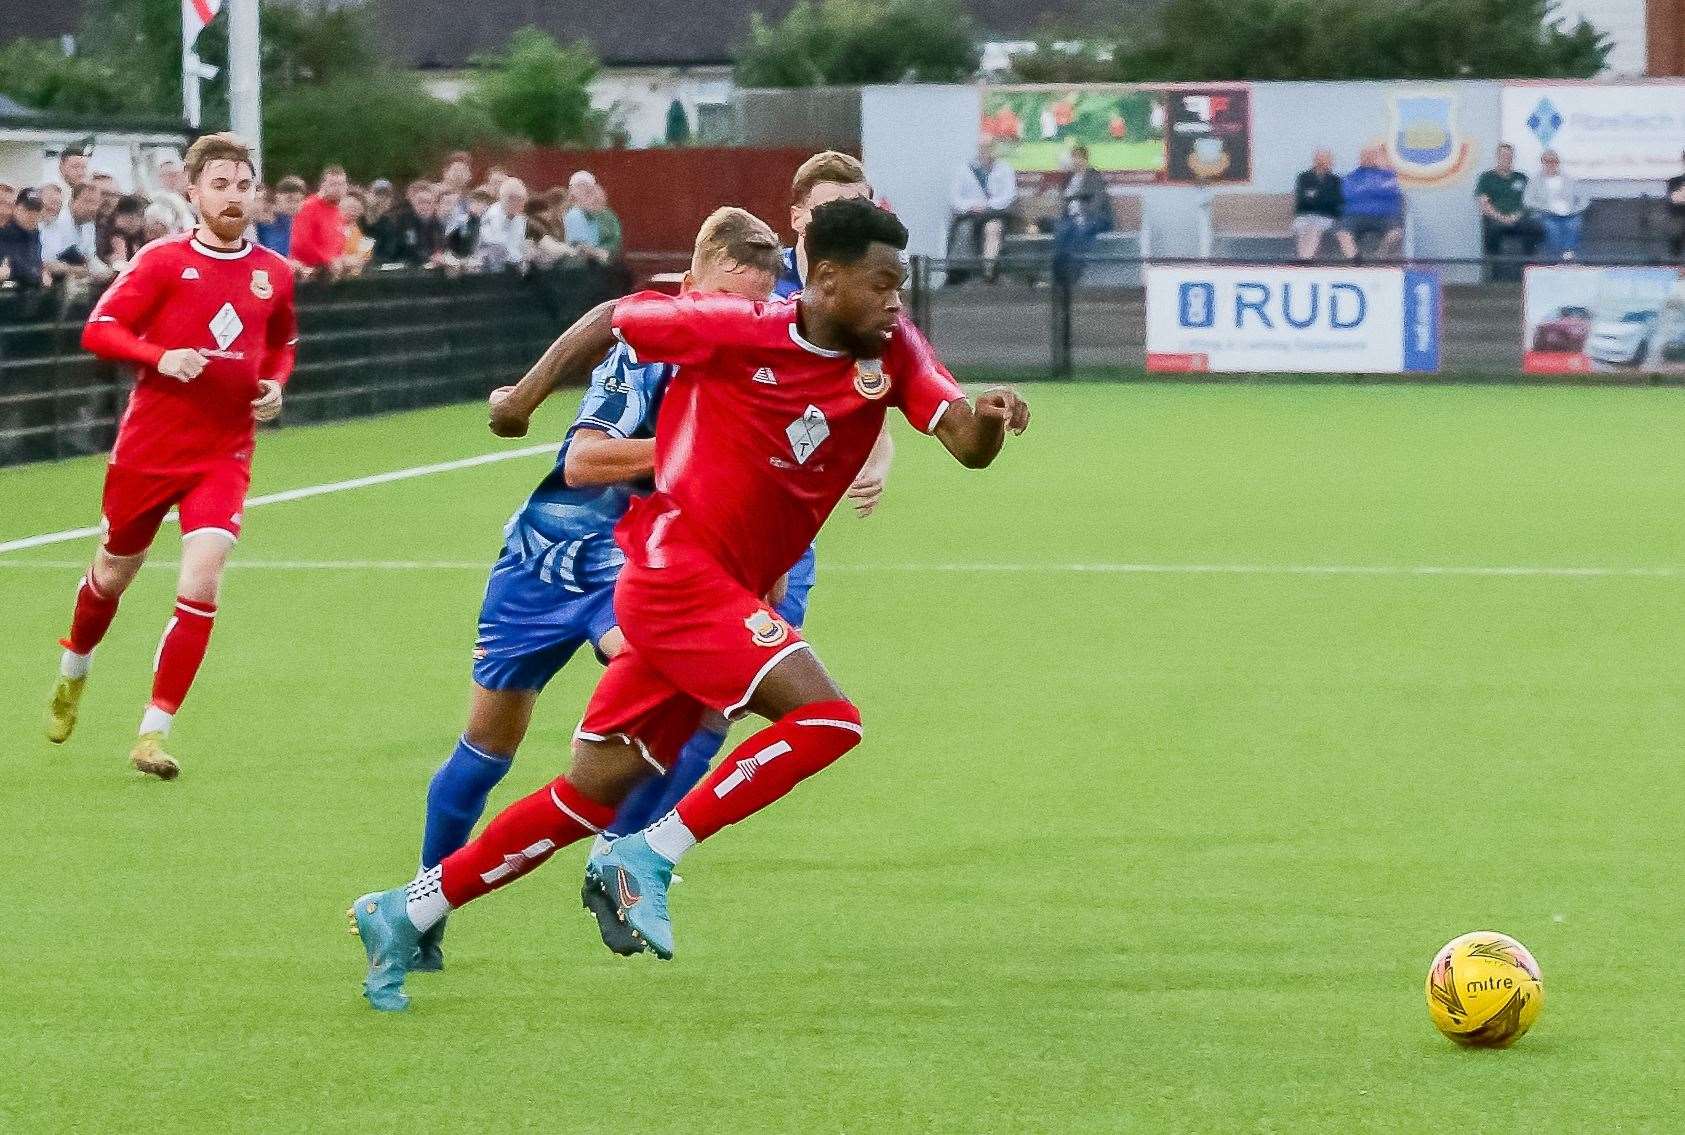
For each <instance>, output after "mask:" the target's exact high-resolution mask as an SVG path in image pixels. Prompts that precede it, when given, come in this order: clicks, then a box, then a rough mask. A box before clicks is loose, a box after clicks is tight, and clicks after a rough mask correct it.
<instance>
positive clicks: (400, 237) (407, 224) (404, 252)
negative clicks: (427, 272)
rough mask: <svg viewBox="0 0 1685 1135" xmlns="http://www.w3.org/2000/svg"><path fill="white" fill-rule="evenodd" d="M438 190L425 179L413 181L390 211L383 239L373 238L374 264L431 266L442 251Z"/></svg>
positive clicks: (442, 231) (443, 237)
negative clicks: (399, 203)
mask: <svg viewBox="0 0 1685 1135" xmlns="http://www.w3.org/2000/svg"><path fill="white" fill-rule="evenodd" d="M438 208H439V191H438V190H437V189H435V188H434V187H433V186H432V185H431V184H430V183H428V182H425V181H412V182H410V184H409V188H408V190H406V191H405V193H404V204H403V205H402V206H401V207H399V208H398V209H397V210H395V211H394V212H393V214H392V218H391V220H392V224H391V225H390V227H389V228H388V230H387V232H386V234H385V236H384V243H382V238H376V240H375V248H374V258H375V262H376V263H377V264H398V265H402V266H404V267H406V268H431V267H432V266H433V265H435V264H437V263H439V259H440V254H441V253H443V252H444V251H445V227H444V225H443V224H441V223H440V222H439V213H438Z"/></svg>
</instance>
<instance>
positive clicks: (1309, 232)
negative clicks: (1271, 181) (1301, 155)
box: [1293, 150, 1346, 260]
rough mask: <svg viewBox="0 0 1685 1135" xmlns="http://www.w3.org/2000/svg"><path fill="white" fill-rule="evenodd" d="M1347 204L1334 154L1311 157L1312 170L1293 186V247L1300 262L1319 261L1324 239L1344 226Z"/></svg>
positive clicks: (1330, 152)
mask: <svg viewBox="0 0 1685 1135" xmlns="http://www.w3.org/2000/svg"><path fill="white" fill-rule="evenodd" d="M1345 205H1346V199H1345V193H1344V191H1343V189H1342V188H1341V185H1340V177H1339V175H1338V174H1336V173H1335V172H1334V152H1333V151H1332V150H1318V151H1317V152H1316V153H1314V154H1312V155H1311V168H1310V169H1308V170H1305V171H1304V172H1303V173H1301V174H1300V175H1299V178H1298V180H1297V181H1296V182H1294V185H1293V245H1294V251H1295V252H1296V253H1297V254H1298V257H1299V259H1300V260H1315V259H1316V257H1317V254H1318V253H1320V252H1321V251H1322V238H1323V237H1325V236H1327V235H1328V233H1329V232H1330V231H1331V230H1332V229H1333V228H1334V226H1335V225H1337V224H1339V223H1340V215H1341V213H1342V212H1344V210H1345Z"/></svg>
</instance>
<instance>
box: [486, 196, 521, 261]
mask: <svg viewBox="0 0 1685 1135" xmlns="http://www.w3.org/2000/svg"><path fill="white" fill-rule="evenodd" d="M474 252H475V255H476V256H478V257H480V258H481V260H482V261H483V262H484V263H485V266H486V267H487V268H503V267H506V266H509V265H521V264H525V263H526V259H527V217H526V213H525V212H524V211H521V210H517V211H516V212H515V213H514V215H513V216H511V215H510V211H509V209H508V207H507V206H506V204H505V202H504V201H501V200H500V201H498V203H497V204H495V205H493V206H492V207H491V208H489V209H487V210H486V215H485V216H483V217H481V218H480V243H479V245H478V246H477V247H476V248H475V250H474Z"/></svg>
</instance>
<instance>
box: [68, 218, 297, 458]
mask: <svg viewBox="0 0 1685 1135" xmlns="http://www.w3.org/2000/svg"><path fill="white" fill-rule="evenodd" d="M297 341H298V322H297V317H296V316H295V314H294V312H293V278H292V273H291V272H289V271H288V270H287V262H286V261H285V260H283V259H282V258H281V257H279V256H277V255H276V254H275V253H273V252H271V251H269V250H268V249H267V248H262V247H259V246H258V245H255V244H251V243H247V244H245V245H244V246H242V247H241V248H240V250H239V251H237V252H225V251H222V250H221V249H216V248H211V247H210V246H208V245H205V244H201V243H200V242H199V241H198V240H196V239H195V238H194V237H193V235H192V234H190V233H183V234H181V235H180V236H172V237H164V238H163V239H161V240H155V241H153V242H152V243H151V244H149V245H147V246H146V247H145V248H143V249H141V250H140V252H138V253H136V254H135V258H134V259H133V260H131V261H130V262H129V266H128V267H127V268H125V269H124V270H123V272H122V274H121V275H119V276H118V277H117V279H116V280H115V281H114V282H113V283H112V285H111V286H110V287H109V288H107V289H106V290H105V294H104V295H103V296H101V297H100V300H99V303H97V304H96V305H94V310H93V313H92V314H91V315H89V317H88V325H87V327H86V328H84V329H83V332H82V346H83V347H84V348H86V349H87V350H89V351H92V352H93V353H94V354H96V355H98V356H100V357H101V358H106V359H116V360H119V361H123V362H132V363H135V364H137V367H138V370H139V377H138V379H137V381H136V382H135V389H134V393H133V394H132V395H131V396H130V398H129V408H128V410H127V411H126V412H125V413H124V415H123V421H122V424H121V425H119V426H118V428H117V444H116V446H115V447H114V448H113V449H112V451H111V462H112V464H114V465H121V466H123V467H125V468H128V469H135V470H138V471H142V472H157V473H177V472H189V471H192V470H194V469H199V468H203V467H205V466H207V465H211V464H213V463H215V462H217V461H220V460H226V459H228V458H234V459H236V460H243V461H249V460H251V455H252V441H253V437H254V434H255V430H256V423H255V422H254V421H253V419H252V405H251V404H252V400H253V399H254V398H256V397H257V396H258V385H257V384H258V380H259V379H260V378H269V379H274V380H276V381H277V382H283V383H284V382H286V380H287V378H288V377H289V376H290V375H291V374H292V369H293V346H294V344H295V343H297ZM188 347H190V348H196V349H198V350H199V351H201V352H203V353H204V354H205V355H207V356H208V357H209V358H208V361H207V362H206V364H205V369H204V370H203V371H201V372H200V373H199V377H197V378H195V379H193V380H192V381H189V382H182V381H181V380H179V379H174V378H168V377H166V376H164V375H162V374H160V373H158V369H157V368H158V361H159V360H160V359H162V358H163V357H164V352H165V351H172V350H176V349H178V348H188Z"/></svg>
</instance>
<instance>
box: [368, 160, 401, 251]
mask: <svg viewBox="0 0 1685 1135" xmlns="http://www.w3.org/2000/svg"><path fill="white" fill-rule="evenodd" d="M393 204H394V190H393V187H392V183H391V182H390V181H388V180H387V179H386V178H384V177H377V178H375V179H374V180H373V181H371V182H369V191H368V193H367V194H366V195H365V199H364V202H363V207H364V213H363V232H365V233H367V234H368V235H369V236H370V237H371V238H372V239H373V240H374V247H375V248H376V249H377V250H378V249H379V248H380V246H381V245H382V244H385V245H387V246H388V247H390V246H391V244H392V241H393V220H392V209H393ZM377 255H378V253H377Z"/></svg>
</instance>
